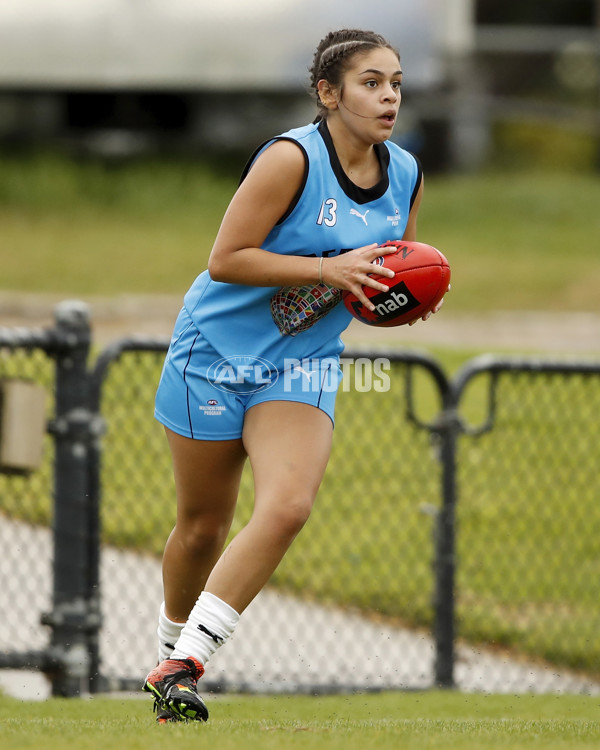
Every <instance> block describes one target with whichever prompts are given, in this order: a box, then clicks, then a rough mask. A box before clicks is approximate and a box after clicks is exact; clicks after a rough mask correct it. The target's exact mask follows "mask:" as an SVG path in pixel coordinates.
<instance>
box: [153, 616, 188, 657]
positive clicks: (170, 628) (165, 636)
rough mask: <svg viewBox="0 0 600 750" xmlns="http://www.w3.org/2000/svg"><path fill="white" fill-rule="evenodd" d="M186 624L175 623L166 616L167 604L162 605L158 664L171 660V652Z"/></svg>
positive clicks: (158, 630) (159, 625)
mask: <svg viewBox="0 0 600 750" xmlns="http://www.w3.org/2000/svg"><path fill="white" fill-rule="evenodd" d="M184 625H185V623H184V622H173V620H169V618H168V617H167V616H166V614H165V603H164V602H163V603H162V604H161V605H160V612H159V614H158V629H157V631H156V634H157V635H158V663H159V664H160V662H161V661H164V660H165V659H170V658H171V652H172V651H173V649H174V648H175V644H176V643H177V639H178V638H179V636H180V635H181V631H182V630H183V627H184Z"/></svg>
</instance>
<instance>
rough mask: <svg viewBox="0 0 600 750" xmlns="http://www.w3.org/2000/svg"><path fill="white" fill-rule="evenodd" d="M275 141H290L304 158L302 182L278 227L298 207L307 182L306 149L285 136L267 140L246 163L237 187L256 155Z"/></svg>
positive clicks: (244, 177)
mask: <svg viewBox="0 0 600 750" xmlns="http://www.w3.org/2000/svg"><path fill="white" fill-rule="evenodd" d="M275 141H290V142H291V143H295V144H296V146H298V148H299V149H300V151H302V155H303V156H304V174H303V176H302V182H301V183H300V187H299V188H298V190H297V192H296V194H295V195H294V197H293V198H292V200H291V201H290V205H289V206H288V207H287V211H286V212H285V213H284V214H283V216H282V217H281V218H280V219H279V220H278V221H277V226H279V224H283V222H284V221H285V220H286V219H287V217H288V216H289V215H290V214H291V213H292V211H293V210H294V209H295V208H296V206H297V205H298V201H299V200H300V198H301V197H302V193H303V192H304V188H305V187H306V181H307V180H308V154H307V153H306V149H305V148H304V146H303V145H302V144H301V143H300V142H299V141H297V140H295V139H294V138H288V137H287V136H285V135H284V136H281V135H279V136H277V137H275V138H269V140H268V141H265V142H264V143H261V145H260V146H259V147H258V148H257V149H256V150H255V151H254V153H253V154H252V156H251V157H250V158H249V159H248V161H247V162H246V166H245V167H244V169H243V171H242V176H241V177H240V181H239V183H238V187H239V186H240V185H241V184H242V182H243V181H244V180H245V179H246V177H247V176H248V172H249V171H250V169H251V167H252V165H253V164H254V162H255V161H256V159H257V157H258V155H259V154H260V153H261V152H262V151H263V149H264V148H265V147H266V146H270V145H271V144H272V143H275Z"/></svg>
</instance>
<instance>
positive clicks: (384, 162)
mask: <svg viewBox="0 0 600 750" xmlns="http://www.w3.org/2000/svg"><path fill="white" fill-rule="evenodd" d="M318 129H319V133H320V134H321V137H322V138H323V141H324V142H325V146H326V147H327V152H328V154H329V162H330V164H331V168H332V170H333V173H334V175H335V177H336V179H337V181H338V184H339V186H340V187H341V188H342V190H343V191H344V193H346V195H347V196H348V198H350V200H353V201H354V202H355V203H358V204H359V205H363V204H365V203H370V202H371V201H376V200H377V199H378V198H381V196H382V195H383V194H384V193H385V191H386V190H387V189H388V187H389V185H390V177H389V173H388V167H389V165H390V152H389V150H388V148H387V147H386V146H385V145H384V144H383V143H376V144H375V145H374V146H373V148H374V149H375V155H376V156H377V161H378V162H379V167H380V169H381V179H380V180H379V182H377V183H376V184H375V185H373V186H372V187H370V188H361V187H359V186H358V185H356V184H355V183H354V182H352V180H351V179H350V178H349V177H348V175H347V174H346V173H345V172H344V170H343V169H342V165H341V164H340V160H339V158H338V155H337V152H336V150H335V146H334V145H333V139H332V138H331V133H330V132H329V128H328V127H327V122H326V120H321V122H320V123H319V128H318Z"/></svg>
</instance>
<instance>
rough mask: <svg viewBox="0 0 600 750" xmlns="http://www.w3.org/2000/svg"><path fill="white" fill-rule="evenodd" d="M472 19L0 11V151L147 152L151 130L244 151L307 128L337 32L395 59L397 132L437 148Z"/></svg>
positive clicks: (422, 10) (72, 4)
mask: <svg viewBox="0 0 600 750" xmlns="http://www.w3.org/2000/svg"><path fill="white" fill-rule="evenodd" d="M472 7H473V0H419V1H418V2H415V0H393V2H390V0H370V2H365V1H364V0H224V1H223V2H220V3H219V2H214V0H169V1H168V2H165V1H164V0H18V2H16V1H14V0H0V138H2V137H4V138H6V137H7V136H10V137H13V138H15V137H17V138H18V137H24V138H27V137H28V136H29V137H36V136H38V137H39V136H44V135H60V136H65V135H67V136H68V135H71V136H74V135H76V134H78V135H79V136H81V135H83V134H84V133H85V137H86V138H89V137H90V136H92V135H93V136H94V138H95V139H96V140H95V142H96V144H97V145H98V147H99V144H101V143H104V148H108V147H109V144H110V143H111V142H112V144H113V146H112V147H113V148H117V144H118V143H120V144H121V148H123V149H124V150H127V148H134V144H136V143H137V144H138V147H140V148H143V147H145V146H148V145H149V144H150V142H151V141H152V140H153V139H154V138H156V135H157V133H156V132H153V131H154V129H153V127H152V119H153V117H154V118H155V120H156V122H155V126H156V130H158V131H159V132H161V133H162V135H164V134H165V133H167V134H168V132H169V131H171V132H172V134H173V133H175V132H176V133H177V139H178V140H179V141H180V142H182V139H183V142H187V143H188V144H193V143H196V144H204V145H206V146H207V147H210V148H212V147H219V146H220V145H222V143H224V142H228V143H230V142H231V141H232V140H233V141H235V142H240V146H241V147H243V148H247V146H248V145H251V144H255V143H256V142H257V140H260V139H261V138H262V137H263V136H266V135H268V134H270V133H272V132H273V126H274V125H275V127H276V129H281V128H285V127H287V126H288V125H290V124H297V123H298V122H299V121H300V122H301V121H303V120H304V119H307V118H308V117H310V116H311V115H312V113H313V112H314V107H312V106H311V104H310V100H309V99H308V97H307V96H306V93H305V92H306V86H307V68H308V65H309V63H310V60H311V56H312V54H313V52H314V49H315V47H316V44H317V42H318V40H319V39H320V38H321V37H322V36H323V35H324V34H325V33H327V32H328V31H329V30H331V29H334V28H341V27H359V28H368V29H373V30H375V31H379V32H381V33H383V34H384V35H385V36H386V37H387V38H388V39H389V40H390V41H391V42H392V43H393V44H395V45H396V46H397V47H398V48H399V49H400V52H401V56H402V63H403V68H404V71H405V107H404V115H405V117H404V120H403V124H402V125H403V127H404V131H405V132H407V133H411V132H412V133H413V140H414V139H418V138H419V132H420V131H421V129H422V128H425V130H427V128H428V127H429V129H430V130H432V133H433V135H432V137H440V138H441V137H442V134H443V133H445V131H446V130H447V124H448V123H450V125H451V127H452V123H454V125H455V126H459V127H460V120H456V121H455V119H453V118H452V117H450V118H449V117H448V115H449V114H451V113H449V112H448V107H447V102H446V101H445V100H446V97H447V94H448V90H449V88H450V87H451V86H452V80H453V71H454V70H455V64H454V61H455V60H458V59H464V58H467V57H468V54H469V51H470V50H471V48H472V44H473V11H472ZM94 96H95V97H96V98H97V102H100V101H101V102H102V104H101V105H99V106H98V109H97V111H96V109H95V102H94V101H93V100H92V98H93V97H94ZM102 97H104V99H102ZM153 97H154V98H153ZM156 97H163V98H162V99H160V98H159V99H157V98H156ZM172 97H175V98H176V99H177V103H178V104H177V106H175V102H174V99H173V98H172ZM97 102H96V103H97ZM170 104H171V105H173V106H172V109H171V112H170V113H169V112H168V111H166V110H168V109H169V105H170ZM162 107H164V108H165V111H163V112H162V113H161V112H160V111H159V110H160V109H161V108H162ZM177 113H179V115H178V114H177ZM161 117H163V118H164V121H161ZM274 121H275V122H274ZM427 123H429V126H428V125H427ZM119 131H129V132H128V133H127V134H126V133H125V132H119ZM142 131H143V132H142ZM436 132H437V133H438V135H437V136H436V135H435V134H436ZM132 133H133V134H134V135H135V136H136V137H135V138H133V139H132V138H131V134H132ZM111 139H112V140H111ZM454 140H455V138H454V137H451V138H450V139H449V142H453V141H454ZM462 140H465V139H462ZM466 142H467V143H468V142H469V139H466ZM126 143H128V144H129V146H128V147H126ZM144 144H145V145H144ZM413 145H414V144H413Z"/></svg>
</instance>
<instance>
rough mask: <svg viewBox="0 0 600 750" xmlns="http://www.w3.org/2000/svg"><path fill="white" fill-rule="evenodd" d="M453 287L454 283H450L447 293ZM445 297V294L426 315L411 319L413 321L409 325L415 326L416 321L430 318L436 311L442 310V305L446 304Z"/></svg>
mask: <svg viewBox="0 0 600 750" xmlns="http://www.w3.org/2000/svg"><path fill="white" fill-rule="evenodd" d="M451 288H452V285H451V284H450V285H449V286H448V289H446V294H448V292H449V291H450V289H451ZM445 299H446V297H445V296H444V297H442V299H441V300H440V301H439V302H438V303H437V305H436V306H435V307H434V308H433V310H429V311H428V312H426V313H425V315H423V316H422V317H421V318H415V319H414V320H411V321H410V323H409V324H408V325H409V326H414V324H415V323H416V322H417V321H419V320H429V318H430V317H431V316H432V315H433V314H434V313H436V312H439V311H440V310H441V309H442V305H443V304H444V300H445Z"/></svg>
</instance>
